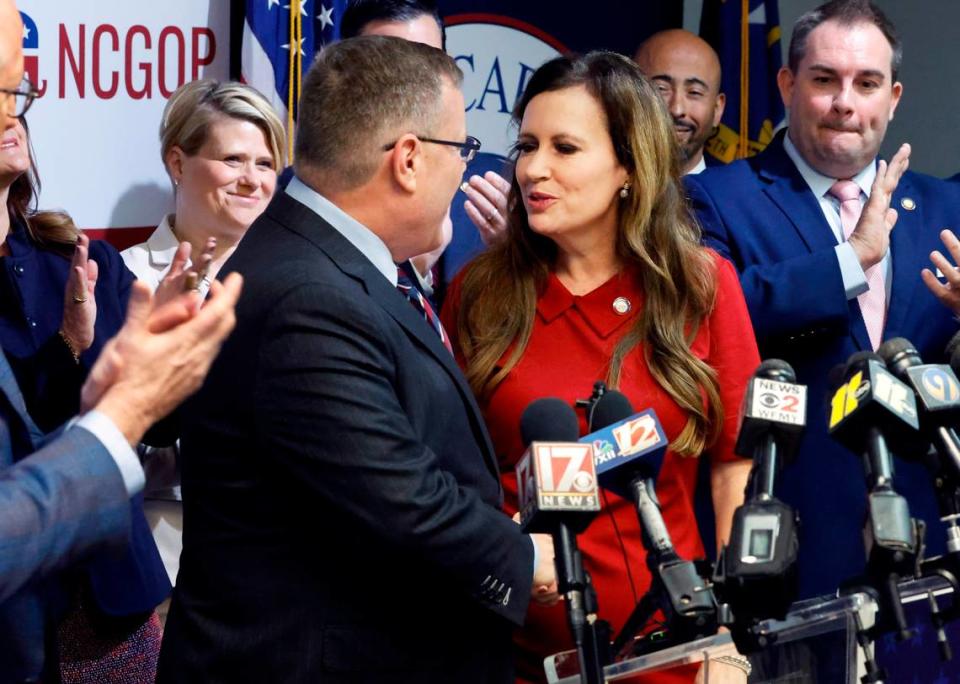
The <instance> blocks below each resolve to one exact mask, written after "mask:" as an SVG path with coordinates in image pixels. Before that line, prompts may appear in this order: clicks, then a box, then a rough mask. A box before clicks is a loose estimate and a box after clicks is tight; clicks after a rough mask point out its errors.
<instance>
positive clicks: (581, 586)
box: [517, 398, 603, 684]
mask: <svg viewBox="0 0 960 684" xmlns="http://www.w3.org/2000/svg"><path fill="white" fill-rule="evenodd" d="M579 433H580V425H579V421H578V420H577V415H576V413H574V411H573V409H572V408H571V407H570V406H569V405H568V404H566V403H565V402H564V401H562V400H561V399H556V398H546V399H538V400H536V401H534V402H532V403H531V404H530V405H529V406H527V408H526V409H525V410H524V412H523V415H522V416H521V417H520V434H521V435H522V437H523V440H524V442H525V443H527V444H528V445H529V446H528V448H527V451H526V452H525V453H524V455H523V457H522V458H521V459H520V461H519V463H518V464H517V490H518V491H517V493H518V499H519V505H520V525H521V528H522V529H523V531H524V532H526V533H528V534H529V533H533V532H541V533H547V534H550V535H551V536H552V537H553V544H554V550H555V552H556V560H555V562H556V565H557V585H558V587H559V589H560V592H561V593H562V594H563V595H564V597H565V598H566V601H565V604H566V607H567V623H568V624H569V627H570V632H571V634H572V635H573V641H574V644H575V645H576V648H577V656H578V658H579V660H580V670H581V677H583V678H584V679H583V681H585V682H587V683H588V684H600V683H601V682H602V681H603V675H602V663H601V662H600V659H599V655H598V651H597V648H596V644H597V641H596V639H595V638H594V636H593V634H592V631H593V625H594V623H595V622H596V615H595V614H594V613H595V611H593V610H591V611H589V612H590V615H589V616H588V611H587V598H588V597H587V592H588V591H590V585H589V580H588V579H587V574H586V572H585V571H584V569H583V559H582V557H581V555H580V550H579V549H578V548H577V540H576V536H575V534H576V533H578V532H582V531H583V530H585V529H586V528H587V526H588V525H589V524H590V522H591V521H592V520H593V518H594V516H595V515H596V513H597V512H598V511H599V510H600V496H599V491H598V490H597V474H596V466H595V465H594V459H593V456H594V453H593V445H592V444H583V443H580V442H577V441H576V440H577V437H578V435H579Z"/></svg>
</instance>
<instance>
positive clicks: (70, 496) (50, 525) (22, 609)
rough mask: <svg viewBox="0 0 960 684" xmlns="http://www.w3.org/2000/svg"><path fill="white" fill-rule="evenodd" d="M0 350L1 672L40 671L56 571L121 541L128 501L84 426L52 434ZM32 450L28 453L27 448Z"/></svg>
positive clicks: (9, 676) (3, 675)
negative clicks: (40, 424) (31, 410)
mask: <svg viewBox="0 0 960 684" xmlns="http://www.w3.org/2000/svg"><path fill="white" fill-rule="evenodd" d="M45 442H46V440H45V438H44V436H43V434H42V433H41V432H40V430H39V429H38V428H37V427H36V425H34V423H33V421H32V420H31V418H30V417H29V415H28V414H27V412H26V406H25V404H24V401H23V396H22V395H21V394H20V390H19V389H18V387H17V384H16V382H15V381H14V378H13V373H12V372H11V370H10V366H9V365H8V364H7V360H6V357H5V356H4V355H3V352H2V351H0V640H2V643H3V646H2V647H0V679H2V680H3V681H20V680H24V679H28V678H31V677H37V676H39V674H40V672H41V670H42V668H43V663H44V636H45V627H44V620H45V617H46V602H45V600H44V595H45V593H46V589H47V587H46V586H45V582H44V579H45V578H46V577H48V576H49V575H50V574H51V573H53V572H55V571H57V570H60V569H63V568H65V567H67V566H69V565H71V564H72V563H75V562H76V561H77V560H78V559H80V558H81V557H82V556H83V555H84V554H86V553H88V552H89V551H90V550H91V549H93V548H94V547H95V546H97V545H98V544H102V543H104V542H105V541H107V540H113V541H116V542H123V541H125V540H126V539H127V536H128V534H129V530H130V503H129V499H128V498H127V493H126V489H125V488H124V485H123V479H122V478H121V476H120V471H119V470H118V469H117V466H116V465H115V464H114V461H113V459H112V458H111V456H110V454H109V453H107V451H106V449H105V448H104V447H103V445H102V444H101V443H100V442H99V441H98V440H97V439H96V438H95V437H94V436H93V435H92V434H90V433H89V432H87V431H86V430H84V429H82V428H73V429H70V430H67V431H66V432H64V433H63V434H62V435H60V436H59V437H57V438H56V439H53V440H51V441H49V442H46V443H45ZM27 454H29V456H27Z"/></svg>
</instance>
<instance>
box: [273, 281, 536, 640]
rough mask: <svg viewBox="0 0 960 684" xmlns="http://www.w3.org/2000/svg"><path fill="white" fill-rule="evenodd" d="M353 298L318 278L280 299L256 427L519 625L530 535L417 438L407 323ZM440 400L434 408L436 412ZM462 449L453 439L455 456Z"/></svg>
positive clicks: (357, 517)
mask: <svg viewBox="0 0 960 684" xmlns="http://www.w3.org/2000/svg"><path fill="white" fill-rule="evenodd" d="M355 297H356V295H355V293H352V292H346V291H342V290H338V289H337V288H336V286H332V285H326V284H325V285H324V286H322V287H320V286H318V285H316V284H311V285H309V286H300V287H298V288H296V289H294V290H293V291H292V292H290V293H288V294H287V295H286V296H285V297H284V298H283V300H282V301H281V302H278V304H277V305H276V306H275V307H274V310H273V312H272V314H271V317H270V319H269V321H268V323H267V325H266V329H265V330H264V332H263V335H264V343H263V344H262V345H261V354H260V359H259V368H260V370H259V372H258V377H257V381H256V384H257V387H256V405H257V420H258V424H257V431H258V433H259V434H260V435H262V438H263V440H264V441H265V443H266V445H267V448H268V449H269V450H270V453H271V454H272V456H273V458H275V459H276V460H278V461H280V463H281V467H284V468H286V469H288V470H289V471H290V472H291V473H292V476H293V477H294V478H296V480H297V481H299V482H300V483H304V484H306V485H307V486H308V487H309V488H310V489H311V490H313V491H315V492H316V494H317V495H318V496H320V497H322V498H323V500H324V501H326V502H329V503H331V504H333V505H335V506H336V507H337V508H338V510H341V511H342V512H343V513H344V514H345V516H346V519H348V520H349V521H350V522H351V523H352V524H355V525H356V526H357V528H358V530H362V531H363V533H364V534H369V535H370V538H371V540H373V543H378V544H383V545H390V546H393V547H395V548H397V549H398V550H402V551H403V552H404V553H405V554H407V555H410V554H412V555H413V556H415V557H417V558H419V559H421V560H422V562H423V563H424V564H425V565H426V566H427V567H429V568H431V569H432V570H436V571H437V572H438V573H439V574H440V575H441V576H443V577H444V578H449V579H450V580H451V581H452V584H453V585H454V587H459V588H461V589H462V590H463V592H464V593H465V594H467V595H470V596H472V597H473V598H474V599H475V600H476V601H477V602H478V603H480V604H481V605H483V606H485V607H487V608H489V609H492V610H493V611H495V612H497V613H499V614H501V615H503V616H504V617H506V618H507V619H509V620H512V621H513V622H515V623H517V624H522V622H523V619H524V616H525V614H526V607H527V602H528V600H529V596H530V588H531V583H532V573H533V547H532V544H531V541H530V539H529V538H528V537H526V536H525V535H522V534H521V533H520V531H519V526H518V525H516V523H514V522H513V521H511V520H510V519H509V518H508V517H507V516H506V515H505V514H504V513H503V512H501V511H500V510H498V509H497V508H495V507H494V506H492V505H490V504H488V503H487V502H485V501H483V500H482V499H481V498H480V497H479V496H478V494H477V493H476V491H475V490H474V489H473V488H472V487H469V486H468V487H464V486H462V484H461V483H459V482H458V480H457V478H456V477H454V476H453V475H452V474H451V473H450V472H449V471H447V470H444V469H443V468H442V467H441V464H440V463H439V462H438V457H437V454H435V453H434V452H433V451H432V450H431V449H430V448H429V447H427V446H426V445H424V444H423V443H422V442H421V441H420V440H419V439H418V437H417V435H416V434H415V431H414V429H413V426H412V425H411V423H410V420H409V418H408V416H407V414H406V412H405V410H404V406H402V405H401V402H400V399H399V393H398V392H397V391H396V389H395V387H396V385H395V379H396V372H397V369H398V368H399V367H400V364H402V363H404V362H405V360H406V361H407V362H409V360H408V359H406V357H404V356H403V355H401V354H398V351H399V350H398V349H397V345H396V343H395V341H394V342H391V339H390V338H391V337H394V339H395V336H396V335H397V334H401V335H402V334H403V333H402V332H398V331H397V330H393V329H390V328H389V326H388V325H387V323H386V322H384V319H378V318H377V317H376V316H372V317H371V316H364V315H360V314H358V312H357V309H356V306H357V305H356V302H355ZM383 315H384V316H386V314H383ZM424 400H425V401H429V400H430V399H429V397H425V398H424ZM434 401H436V400H434ZM443 410H444V409H443V407H442V406H438V407H437V411H438V419H442V411H443ZM463 439H464V440H473V437H472V435H463ZM456 453H457V451H456V445H453V444H451V445H450V453H447V454H446V456H447V457H448V458H450V457H456ZM451 455H452V456H451ZM471 457H472V456H471ZM489 476H490V477H493V475H489ZM386 571H387V569H385V572H386ZM491 583H497V584H498V586H499V587H501V588H502V587H508V588H509V589H508V590H505V591H500V592H497V591H496V589H495V590H494V593H499V594H500V595H499V596H498V598H497V600H496V601H491V600H489V591H487V592H486V594H487V595H486V597H485V590H489V589H490V585H491Z"/></svg>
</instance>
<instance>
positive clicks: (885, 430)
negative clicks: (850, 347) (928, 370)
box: [828, 352, 920, 490]
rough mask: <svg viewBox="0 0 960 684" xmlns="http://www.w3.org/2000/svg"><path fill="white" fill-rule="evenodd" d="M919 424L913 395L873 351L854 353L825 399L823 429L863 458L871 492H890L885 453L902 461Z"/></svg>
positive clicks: (889, 461)
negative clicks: (826, 410) (826, 416)
mask: <svg viewBox="0 0 960 684" xmlns="http://www.w3.org/2000/svg"><path fill="white" fill-rule="evenodd" d="M919 426H920V424H919V421H918V417H917V402H916V399H915V398H914V394H913V392H912V391H911V390H910V388H909V387H908V386H907V385H905V384H903V383H902V382H901V381H900V380H898V379H897V378H895V377H894V376H893V374H891V373H890V372H889V371H888V370H887V368H886V363H885V362H884V360H883V358H882V357H881V356H879V355H878V354H875V353H873V352H856V353H855V354H853V355H852V356H851V357H850V358H849V359H848V361H847V369H846V373H845V374H844V378H843V381H842V383H841V385H840V386H839V387H838V388H837V389H836V391H835V392H834V394H833V397H832V399H831V400H830V417H829V421H828V429H829V432H830V434H831V435H832V436H833V438H834V439H836V440H837V441H838V442H840V443H841V444H843V445H844V446H845V447H847V448H848V449H850V450H851V451H853V452H856V453H861V454H864V457H865V464H866V469H867V480H868V486H869V487H870V488H871V489H872V490H877V489H889V490H892V484H891V482H892V480H893V460H892V458H891V456H890V449H893V450H894V451H895V452H896V453H899V454H900V455H901V457H906V455H907V454H910V453H911V452H912V451H913V449H914V448H915V447H916V444H917V429H918V428H919Z"/></svg>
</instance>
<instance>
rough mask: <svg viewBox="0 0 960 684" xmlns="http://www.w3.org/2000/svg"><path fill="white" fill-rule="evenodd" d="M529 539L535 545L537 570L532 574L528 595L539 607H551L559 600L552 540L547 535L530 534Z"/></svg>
mask: <svg viewBox="0 0 960 684" xmlns="http://www.w3.org/2000/svg"><path fill="white" fill-rule="evenodd" d="M530 538H531V539H532V540H533V543H534V544H536V545H537V568H536V570H535V571H534V573H533V589H532V590H531V592H530V595H531V597H532V598H533V600H534V601H536V602H537V603H539V604H540V605H544V606H552V605H553V604H555V603H556V602H557V601H559V600H560V593H559V591H558V590H557V564H556V560H555V559H554V555H555V554H554V550H553V539H552V538H551V537H550V535H548V534H531V535H530Z"/></svg>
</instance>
